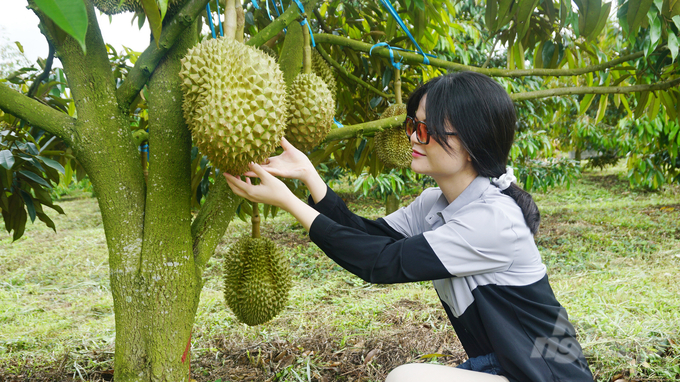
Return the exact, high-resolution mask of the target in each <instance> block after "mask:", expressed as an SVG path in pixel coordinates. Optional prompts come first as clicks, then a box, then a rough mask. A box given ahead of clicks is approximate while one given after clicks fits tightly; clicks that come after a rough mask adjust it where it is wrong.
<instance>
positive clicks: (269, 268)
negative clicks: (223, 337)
mask: <svg viewBox="0 0 680 382" xmlns="http://www.w3.org/2000/svg"><path fill="white" fill-rule="evenodd" d="M252 208H253V216H252V222H253V234H252V237H244V238H241V239H240V240H239V241H237V242H236V243H235V244H234V245H233V246H232V247H231V248H230V249H229V251H228V252H227V254H226V255H225V257H224V299H225V301H226V303H227V305H228V306H229V308H230V309H231V311H232V312H234V315H236V317H237V318H238V319H239V320H240V321H241V322H243V323H245V324H247V325H250V326H253V325H260V324H263V323H265V322H267V321H269V320H271V319H272V318H274V317H275V316H276V315H277V314H279V313H280V312H281V310H283V308H284V307H285V306H286V303H287V302H288V292H289V291H290V288H291V286H292V272H291V268H290V262H289V260H288V259H287V258H286V257H285V255H284V253H283V251H281V250H280V249H279V248H278V247H277V245H276V243H274V242H273V241H272V240H269V239H267V238H262V237H260V228H259V224H260V216H259V212H258V211H259V209H258V205H257V203H253V207H252Z"/></svg>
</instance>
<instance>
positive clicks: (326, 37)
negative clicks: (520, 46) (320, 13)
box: [314, 33, 644, 77]
mask: <svg viewBox="0 0 680 382" xmlns="http://www.w3.org/2000/svg"><path fill="white" fill-rule="evenodd" d="M314 40H315V41H316V42H317V44H318V43H329V44H334V45H340V46H346V47H349V48H352V49H354V50H358V51H361V52H366V53H368V52H370V50H371V48H372V47H373V45H371V44H367V43H365V42H361V41H356V40H352V39H350V38H347V37H342V36H335V35H331V34H326V33H317V34H315V35H314ZM373 54H374V55H378V56H381V57H385V58H389V57H390V52H389V49H387V48H384V47H379V48H375V49H373ZM394 54H397V55H399V56H401V57H403V58H404V60H403V62H405V63H408V64H422V63H423V56H421V55H420V54H416V53H409V52H402V51H397V52H394ZM643 55H644V52H637V53H633V54H629V55H627V56H624V57H620V58H617V59H615V60H612V61H607V62H605V63H602V64H598V65H592V66H587V67H584V68H577V69H519V70H507V69H496V68H489V69H486V68H479V67H476V66H468V65H463V64H458V63H455V62H450V61H446V60H442V59H439V58H432V57H428V59H429V60H430V65H432V66H435V67H438V68H445V69H451V70H457V71H462V70H467V71H471V72H477V73H482V74H486V75H487V76H490V77H525V76H543V77H548V76H555V77H563V76H578V75H581V74H585V73H590V72H597V71H601V70H605V69H608V68H611V67H614V66H616V65H619V64H621V63H623V62H626V61H630V60H634V59H636V58H640V57H642V56H643Z"/></svg>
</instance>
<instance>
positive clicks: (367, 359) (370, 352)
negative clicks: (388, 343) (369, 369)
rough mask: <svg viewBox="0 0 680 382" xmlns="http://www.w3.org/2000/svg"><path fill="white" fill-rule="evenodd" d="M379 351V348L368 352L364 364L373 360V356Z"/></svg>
mask: <svg viewBox="0 0 680 382" xmlns="http://www.w3.org/2000/svg"><path fill="white" fill-rule="evenodd" d="M378 353H380V349H377V348H376V349H373V350H371V351H369V352H368V354H366V358H365V359H364V365H367V364H368V363H369V362H371V360H372V359H373V357H375V356H376V354H378Z"/></svg>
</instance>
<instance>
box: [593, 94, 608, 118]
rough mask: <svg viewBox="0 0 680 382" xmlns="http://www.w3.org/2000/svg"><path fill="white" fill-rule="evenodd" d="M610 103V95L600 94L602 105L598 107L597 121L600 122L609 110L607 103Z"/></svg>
mask: <svg viewBox="0 0 680 382" xmlns="http://www.w3.org/2000/svg"><path fill="white" fill-rule="evenodd" d="M608 103H609V97H608V96H607V95H606V94H602V95H601V96H600V105H599V107H598V108H597V117H595V123H600V122H601V121H602V119H603V118H604V115H605V113H606V112H607V104H608Z"/></svg>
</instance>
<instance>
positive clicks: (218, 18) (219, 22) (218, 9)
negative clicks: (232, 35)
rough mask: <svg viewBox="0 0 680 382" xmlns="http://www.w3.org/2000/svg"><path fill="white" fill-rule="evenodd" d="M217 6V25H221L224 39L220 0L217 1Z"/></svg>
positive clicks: (221, 34)
mask: <svg viewBox="0 0 680 382" xmlns="http://www.w3.org/2000/svg"><path fill="white" fill-rule="evenodd" d="M215 4H217V24H219V25H220V37H224V30H222V19H220V0H217V1H216V2H215Z"/></svg>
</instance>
